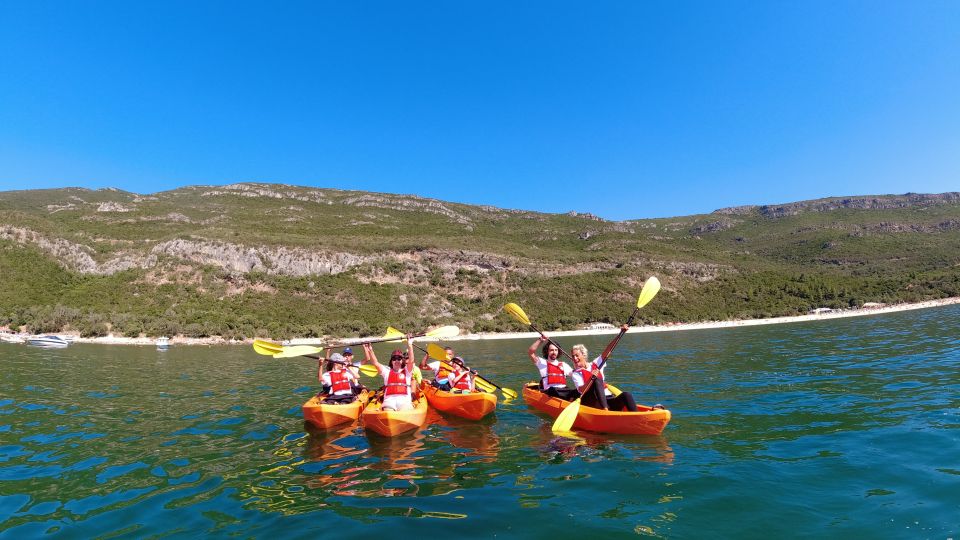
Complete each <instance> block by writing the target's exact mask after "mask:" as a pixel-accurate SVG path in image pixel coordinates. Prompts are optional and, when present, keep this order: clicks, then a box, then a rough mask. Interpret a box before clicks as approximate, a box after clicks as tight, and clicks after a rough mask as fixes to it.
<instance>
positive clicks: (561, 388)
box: [527, 336, 580, 401]
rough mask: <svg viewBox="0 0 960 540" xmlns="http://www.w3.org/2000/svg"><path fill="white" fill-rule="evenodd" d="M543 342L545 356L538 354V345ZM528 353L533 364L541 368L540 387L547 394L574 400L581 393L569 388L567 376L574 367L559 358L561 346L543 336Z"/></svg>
mask: <svg viewBox="0 0 960 540" xmlns="http://www.w3.org/2000/svg"><path fill="white" fill-rule="evenodd" d="M541 343H545V345H544V346H543V356H544V357H543V358H541V357H539V356H537V347H539V346H540V344H541ZM527 354H528V355H529V356H530V360H532V361H533V365H535V366H537V369H539V370H540V389H541V390H543V392H544V393H545V394H547V395H550V396H553V397H558V398H560V399H565V400H568V401H571V400H574V399H576V398H577V396H579V395H580V393H579V392H577V391H576V390H575V389H573V388H567V376H568V375H570V374H571V373H573V368H572V367H570V365H569V364H567V363H565V362H561V361H560V360H558V359H557V356H558V355H559V354H560V348H559V347H557V346H556V345H554V344H553V342H551V341H549V340H548V339H546V338H544V337H543V336H541V337H539V338H537V340H536V341H534V342H533V344H532V345H530V348H529V349H527Z"/></svg>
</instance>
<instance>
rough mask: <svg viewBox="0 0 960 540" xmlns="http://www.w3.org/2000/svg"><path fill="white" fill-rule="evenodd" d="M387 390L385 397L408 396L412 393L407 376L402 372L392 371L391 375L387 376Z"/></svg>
mask: <svg viewBox="0 0 960 540" xmlns="http://www.w3.org/2000/svg"><path fill="white" fill-rule="evenodd" d="M386 382H387V384H386V386H387V389H386V390H385V391H384V395H385V396H391V395H404V396H405V395H407V394H409V393H410V385H409V384H407V374H406V373H404V372H402V371H400V372H397V371H394V370H392V369H391V370H390V374H389V375H387V381H386Z"/></svg>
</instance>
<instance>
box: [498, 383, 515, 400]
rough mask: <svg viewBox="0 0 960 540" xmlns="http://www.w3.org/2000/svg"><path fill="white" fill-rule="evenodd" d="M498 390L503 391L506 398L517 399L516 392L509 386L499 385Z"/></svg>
mask: <svg viewBox="0 0 960 540" xmlns="http://www.w3.org/2000/svg"><path fill="white" fill-rule="evenodd" d="M500 391H501V392H503V397H505V398H508V399H517V392H516V391H515V390H511V389H509V388H504V387H502V386H501V387H500Z"/></svg>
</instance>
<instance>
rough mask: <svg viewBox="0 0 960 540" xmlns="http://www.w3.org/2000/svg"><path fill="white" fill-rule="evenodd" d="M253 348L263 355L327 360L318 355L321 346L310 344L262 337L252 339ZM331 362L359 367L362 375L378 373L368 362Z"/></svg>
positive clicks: (374, 375)
mask: <svg viewBox="0 0 960 540" xmlns="http://www.w3.org/2000/svg"><path fill="white" fill-rule="evenodd" d="M253 350H254V351H256V352H257V354H262V355H264V356H272V357H274V358H292V357H297V356H304V357H306V358H314V359H316V360H327V359H325V358H322V357H320V356H319V355H318V353H320V352H321V351H323V347H313V346H310V345H294V346H283V345H278V344H276V343H273V342H271V341H265V340H262V339H257V340H254V342H253ZM330 361H331V362H336V363H338V364H343V365H345V366H348V367H355V368H359V369H360V373H363V374H364V375H369V376H371V377H376V376H377V375H379V374H380V373H379V372H378V371H377V367H376V366H371V365H369V364H363V365H360V364H348V363H347V362H339V361H337V360H330Z"/></svg>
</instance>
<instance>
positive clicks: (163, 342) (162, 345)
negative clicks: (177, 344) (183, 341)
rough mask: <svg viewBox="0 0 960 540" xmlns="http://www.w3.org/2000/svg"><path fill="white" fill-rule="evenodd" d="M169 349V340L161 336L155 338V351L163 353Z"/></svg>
mask: <svg viewBox="0 0 960 540" xmlns="http://www.w3.org/2000/svg"><path fill="white" fill-rule="evenodd" d="M169 348H170V338H168V337H166V336H163V337H158V338H157V350H160V351H165V350H167V349H169Z"/></svg>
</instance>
